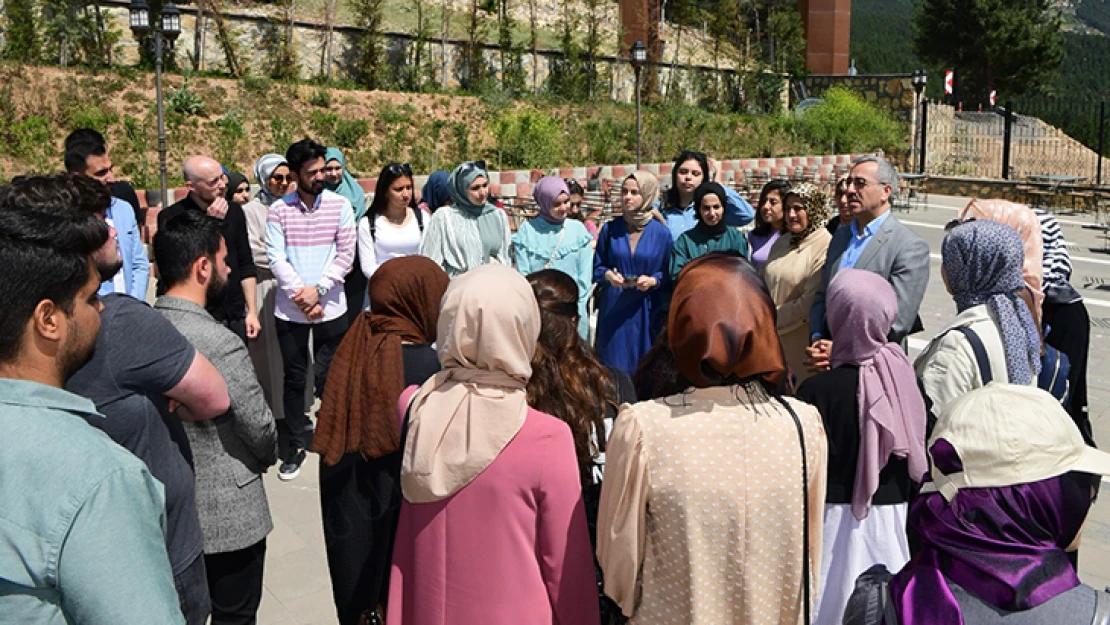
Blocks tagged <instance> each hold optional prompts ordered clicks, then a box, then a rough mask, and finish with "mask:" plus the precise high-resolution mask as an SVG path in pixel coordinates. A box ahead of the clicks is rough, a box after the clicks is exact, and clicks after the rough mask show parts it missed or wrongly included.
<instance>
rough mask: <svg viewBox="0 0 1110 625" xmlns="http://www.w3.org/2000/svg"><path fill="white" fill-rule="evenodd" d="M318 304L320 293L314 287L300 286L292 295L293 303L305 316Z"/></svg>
mask: <svg viewBox="0 0 1110 625" xmlns="http://www.w3.org/2000/svg"><path fill="white" fill-rule="evenodd" d="M319 302H320V293H319V292H317V291H316V287H314V286H302V287H301V288H299V289H297V292H296V293H295V294H294V295H293V303H294V304H296V305H297V306H299V307H300V309H301V310H302V311H304V312H305V313H306V314H307V313H308V311H310V310H312V307H313V306H315V305H316V304H318V303H319Z"/></svg>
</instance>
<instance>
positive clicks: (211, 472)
mask: <svg viewBox="0 0 1110 625" xmlns="http://www.w3.org/2000/svg"><path fill="white" fill-rule="evenodd" d="M154 308H156V309H157V310H158V311H159V312H161V313H162V315H164V316H165V317H166V319H168V320H169V321H170V323H172V324H173V325H174V327H176V328H177V330H178V331H179V332H181V334H183V335H184V336H185V338H187V339H189V342H191V343H192V344H193V347H196V348H197V351H199V352H200V353H201V354H204V356H205V358H207V359H208V360H210V361H212V364H213V365H214V366H215V367H216V370H218V371H219V372H220V375H222V376H223V377H224V381H225V382H227V390H228V395H229V396H230V397H231V408H230V409H229V410H228V411H227V412H226V413H225V414H223V415H220V416H219V417H216V418H215V419H211V420H208V421H197V422H193V423H185V432H186V434H188V436H189V444H190V445H192V447H193V462H194V464H195V470H196V478H197V512H198V513H199V515H200V526H201V529H202V530H203V531H204V552H205V553H209V554H211V553H226V552H228V551H237V550H239V549H245V548H247V547H250V546H251V545H253V544H255V543H257V542H258V541H260V540H262V539H263V538H265V537H266V535H267V534H269V533H270V530H272V529H273V528H274V524H273V520H272V519H271V518H270V505H269V503H268V502H267V501H266V490H265V489H264V488H263V486H262V470H263V469H265V468H266V467H269V466H270V465H272V464H274V463H275V462H277V429H276V428H275V424H274V418H273V415H271V414H270V408H269V407H268V406H267V405H266V399H265V397H264V396H263V395H262V387H261V386H260V385H259V384H258V378H257V377H255V374H254V367H253V366H252V365H251V359H250V356H249V355H248V354H247V346H246V345H244V344H243V341H242V340H240V339H239V337H238V336H236V335H235V334H234V333H233V332H232V331H231V330H228V329H227V328H226V327H224V326H223V324H221V323H220V322H218V321H216V320H215V319H213V318H212V315H210V314H208V311H206V310H205V309H204V308H202V307H200V306H198V305H197V304H194V303H193V302H190V301H188V300H184V299H180V298H177V297H168V296H163V297H160V298H158V301H156V302H155V303H154Z"/></svg>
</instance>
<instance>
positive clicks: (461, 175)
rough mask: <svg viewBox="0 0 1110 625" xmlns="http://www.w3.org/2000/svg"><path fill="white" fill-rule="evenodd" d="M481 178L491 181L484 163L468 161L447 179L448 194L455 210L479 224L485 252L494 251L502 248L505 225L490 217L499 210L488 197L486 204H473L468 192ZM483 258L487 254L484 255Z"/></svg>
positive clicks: (480, 237)
mask: <svg viewBox="0 0 1110 625" xmlns="http://www.w3.org/2000/svg"><path fill="white" fill-rule="evenodd" d="M479 177H482V178H485V179H486V180H489V173H487V172H486V169H485V167H484V163H477V162H471V161H467V162H465V163H463V164H462V165H459V166H458V167H456V168H455V170H454V171H452V172H451V175H450V176H449V177H448V178H447V194H448V195H450V196H451V203H452V204H453V205H454V206H455V208H457V209H458V210H459V211H460V212H461V213H463V214H465V215H468V216H470V217H472V218H474V220H475V221H476V222H477V226H478V237H479V239H481V243H482V248H483V250H494V249H498V248H499V247H500V246H501V244H502V241H503V240H504V237H505V231H504V228H505V226H504V224H503V223H502V222H501V220H500V219H497V218H495V217H490V215H491V214H495V213H496V211H497V210H499V209H498V208H497V207H496V206H494V205H493V204H491V203H490V202H489V200H488V197H487V200H486V203H485V204H481V205H479V204H475V203H473V202H471V201H470V196H469V195H467V192H466V190H467V188H469V187H470V185H471V184H473V183H474V181H475V180H477V179H478V178H479ZM482 256H486V254H485V253H483V254H482Z"/></svg>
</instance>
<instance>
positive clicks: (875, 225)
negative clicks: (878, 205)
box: [840, 211, 890, 269]
mask: <svg viewBox="0 0 1110 625" xmlns="http://www.w3.org/2000/svg"><path fill="white" fill-rule="evenodd" d="M887 217H890V211H887V212H885V213H883V214H882V215H879V216H878V217H876V218H875V219H873V220H871V223H869V224H867V225H866V226H864V227H863V234H862V235H860V233H859V221H857V220H854V219H853V220H852V223H850V224H849V227H850V228H851V229H852V238H851V239H849V241H848V249H846V250H844V255H843V256H841V257H840V268H841V269H852V268H854V267H855V266H856V261H858V260H859V257H860V255H861V254H863V250H864V248H866V247H867V244H868V243H870V242H871V239H872V238H874V236H875V233H876V232H878V231H879V228H880V227H881V226H882V225H883V223H884V222H885V221H886V220H887Z"/></svg>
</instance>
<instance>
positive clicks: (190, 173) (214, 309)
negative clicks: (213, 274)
mask: <svg viewBox="0 0 1110 625" xmlns="http://www.w3.org/2000/svg"><path fill="white" fill-rule="evenodd" d="M181 169H182V175H183V176H184V178H185V187H186V188H187V189H189V193H188V195H186V196H185V198H184V199H182V200H181V201H180V202H177V203H176V204H174V205H172V206H170V207H169V208H167V209H166V210H164V211H162V212H161V213H160V214H159V215H158V228H159V229H161V228H162V226H163V225H165V224H166V223H168V222H169V220H170V219H173V218H174V217H175V216H176V215H179V214H181V212H182V211H186V210H195V211H199V212H203V213H207V214H208V215H210V216H212V217H215V218H217V219H220V220H222V222H223V228H222V229H221V231H222V232H221V233H222V234H223V237H224V242H225V243H226V244H227V264H228V267H230V268H231V274H230V275H229V276H228V279H227V291H226V292H225V294H224V297H223V300H222V301H219V300H214V299H209V301H208V312H209V313H211V314H212V316H213V317H215V318H216V320H217V321H219V322H221V323H223V324H224V325H225V326H227V327H228V329H229V330H231V331H232V332H234V333H235V334H237V335H238V336H239V338H241V339H243V342H244V343H246V342H247V341H248V339H253V338H255V337H256V336H258V332H259V330H260V329H261V327H262V326H261V325H259V322H258V309H257V307H256V303H255V296H254V290H255V284H256V283H257V281H258V278H257V276H258V274H257V273H256V272H255V268H254V261H253V259H252V258H251V248H250V239H249V238H247V218H246V215H244V214H243V209H242V208H241V207H240V206H239V205H238V204H236V203H235V202H229V201H228V200H227V199H226V198H225V197H224V192H225V191H226V190H227V180H226V179H225V178H224V172H223V167H221V166H220V164H219V163H217V162H216V160H215V159H212V158H209V157H207V156H190V157H189V158H187V159H185V163H184V165H183V166H182V168H181ZM162 291H163V288H162V285H161V284H159V285H158V293H159V294H161V293H162Z"/></svg>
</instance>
